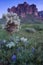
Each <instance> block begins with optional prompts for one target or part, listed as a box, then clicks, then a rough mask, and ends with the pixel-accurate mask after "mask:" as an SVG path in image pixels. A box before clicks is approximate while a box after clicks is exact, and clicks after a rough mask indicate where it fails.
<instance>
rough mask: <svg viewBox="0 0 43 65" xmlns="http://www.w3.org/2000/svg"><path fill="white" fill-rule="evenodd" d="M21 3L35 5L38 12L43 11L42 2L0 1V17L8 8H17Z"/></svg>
mask: <svg viewBox="0 0 43 65" xmlns="http://www.w3.org/2000/svg"><path fill="white" fill-rule="evenodd" d="M23 2H27V3H28V4H36V6H37V8H38V10H39V11H41V10H43V0H0V17H1V16H2V14H4V13H6V12H7V8H8V7H12V6H17V5H18V4H19V3H23Z"/></svg>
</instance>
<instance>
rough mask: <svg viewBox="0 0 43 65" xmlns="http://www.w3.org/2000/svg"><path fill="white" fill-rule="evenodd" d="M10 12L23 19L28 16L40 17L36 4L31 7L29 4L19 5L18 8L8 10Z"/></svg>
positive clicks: (13, 7)
mask: <svg viewBox="0 0 43 65" xmlns="http://www.w3.org/2000/svg"><path fill="white" fill-rule="evenodd" d="M7 11H8V12H13V13H17V14H18V15H19V16H21V17H26V15H27V14H33V15H35V16H38V10H37V7H36V5H35V4H32V5H29V4H28V3H27V2H24V3H22V4H18V6H17V7H15V6H12V7H11V8H8V9H7Z"/></svg>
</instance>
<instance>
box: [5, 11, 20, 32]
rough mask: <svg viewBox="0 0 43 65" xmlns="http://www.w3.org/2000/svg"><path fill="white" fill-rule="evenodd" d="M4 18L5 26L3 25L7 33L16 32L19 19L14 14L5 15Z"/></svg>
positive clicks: (18, 26)
mask: <svg viewBox="0 0 43 65" xmlns="http://www.w3.org/2000/svg"><path fill="white" fill-rule="evenodd" d="M4 16H5V18H6V24H5V28H6V30H7V31H9V32H12V31H14V32H17V31H19V28H20V19H19V16H18V15H17V14H16V13H12V12H10V13H7V14H6V15H4Z"/></svg>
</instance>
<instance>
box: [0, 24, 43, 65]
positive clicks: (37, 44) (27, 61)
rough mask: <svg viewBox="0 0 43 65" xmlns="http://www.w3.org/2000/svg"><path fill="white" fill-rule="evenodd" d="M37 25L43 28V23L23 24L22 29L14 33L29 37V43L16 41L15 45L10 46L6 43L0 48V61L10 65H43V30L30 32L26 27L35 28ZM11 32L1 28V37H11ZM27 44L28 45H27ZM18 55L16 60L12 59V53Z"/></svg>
mask: <svg viewBox="0 0 43 65" xmlns="http://www.w3.org/2000/svg"><path fill="white" fill-rule="evenodd" d="M36 26H37V28H38V26H39V27H41V28H43V24H29V25H28V24H27V25H26V24H23V25H21V30H20V31H19V32H18V33H14V34H13V37H14V39H15V37H16V36H19V37H25V38H27V39H28V41H29V42H28V43H23V42H21V41H20V42H19V43H16V42H15V46H14V47H11V48H8V47H6V46H5V45H4V46H3V47H2V48H1V49H0V61H1V62H2V63H3V64H4V65H7V64H5V62H6V63H9V64H10V65H43V30H41V31H39V30H37V32H35V33H28V32H26V31H25V28H35V27H36ZM9 38H10V36H9V34H8V33H7V32H6V31H5V30H2V29H0V39H6V40H7V39H9ZM25 44H26V45H25ZM14 54H15V55H16V57H17V58H16V61H12V60H11V57H12V55H14Z"/></svg>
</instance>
